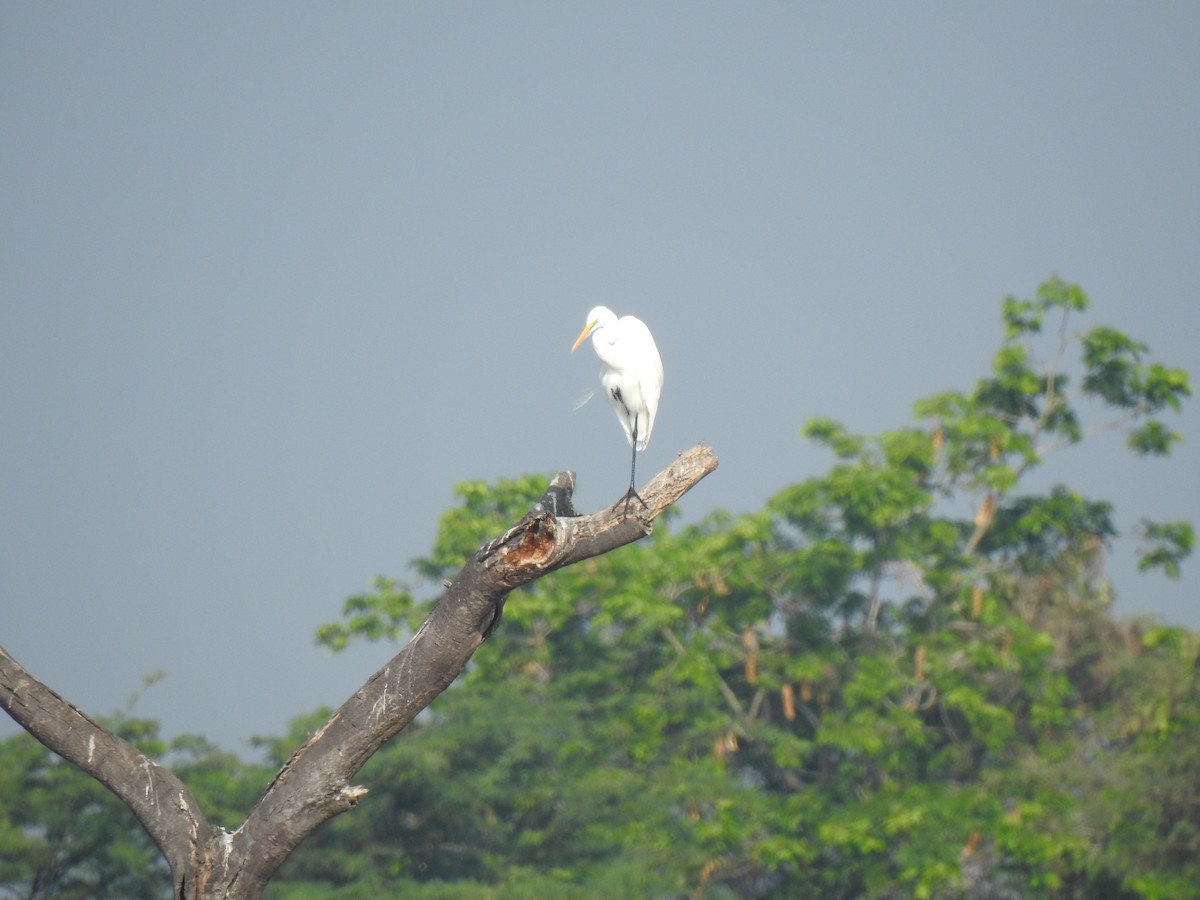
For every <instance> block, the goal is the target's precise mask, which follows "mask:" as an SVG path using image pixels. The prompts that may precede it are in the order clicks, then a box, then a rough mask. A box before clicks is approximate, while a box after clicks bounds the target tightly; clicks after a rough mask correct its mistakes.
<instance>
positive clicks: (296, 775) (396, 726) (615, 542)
mask: <svg viewBox="0 0 1200 900" xmlns="http://www.w3.org/2000/svg"><path fill="white" fill-rule="evenodd" d="M716 467H717V458H716V455H715V454H714V453H713V452H712V450H711V449H710V448H709V447H706V446H704V445H697V446H695V447H693V448H692V449H691V450H688V451H687V452H685V453H683V454H681V455H680V456H679V457H677V458H676V460H675V462H673V463H672V464H671V465H670V466H669V467H668V468H667V469H665V470H664V471H663V472H660V473H659V474H658V475H656V476H655V477H654V478H653V479H651V481H650V482H649V484H647V485H646V486H645V487H643V488H641V490H640V492H639V493H640V496H641V497H642V499H643V500H644V502H645V504H646V506H645V508H641V506H640V504H630V505H629V510H628V515H626V509H625V506H626V504H625V498H623V497H622V498H621V500H619V501H618V502H617V503H615V504H613V505H612V506H610V507H609V508H608V509H605V510H602V511H600V512H598V513H595V514H593V515H590V516H576V515H574V511H573V509H572V508H571V494H572V491H573V490H574V486H575V476H574V474H573V473H570V472H564V473H560V474H559V475H557V476H556V477H555V478H554V480H553V481H552V482H551V484H550V486H549V487H548V488H547V490H546V492H545V493H544V494H543V495H542V497H541V499H540V500H539V501H538V502H537V503H536V504H534V506H533V508H532V509H531V510H530V511H529V513H528V514H527V515H526V516H525V517H524V518H523V519H522V520H521V521H520V522H518V523H517V524H516V525H514V526H513V527H512V528H510V529H509V530H508V531H507V532H505V534H503V535H501V536H500V537H498V538H496V539H495V540H493V541H490V542H489V543H487V544H485V545H484V546H483V547H482V548H481V549H480V550H479V551H478V552H477V553H476V554H475V555H474V556H473V557H472V558H471V559H470V560H468V561H467V564H466V565H465V566H463V568H462V571H461V572H459V574H458V577H457V578H455V579H454V581H453V582H452V583H451V584H450V585H449V587H447V589H446V592H445V594H443V595H442V597H441V599H440V600H439V601H438V603H437V605H436V606H435V607H434V610H433V612H432V613H430V615H429V618H428V619H426V621H425V623H424V624H423V625H422V626H421V628H420V629H418V631H417V633H416V634H414V635H413V637H412V639H411V640H409V642H408V643H407V644H406V645H405V646H404V647H403V648H402V649H401V650H400V652H399V653H397V654H396V655H395V656H394V657H393V658H392V659H391V660H389V661H388V663H387V664H386V665H385V666H384V667H383V668H382V669H380V670H379V671H378V672H376V673H375V674H374V675H372V676H371V677H370V678H369V679H367V681H366V683H365V684H364V685H363V686H362V687H360V688H359V689H358V690H357V691H355V692H354V694H353V695H352V696H351V697H350V698H349V699H348V700H346V702H345V703H343V704H342V706H341V708H339V709H338V710H337V711H336V712H335V713H333V715H332V716H330V717H329V719H328V721H326V722H325V724H324V725H323V726H321V728H320V729H319V730H318V731H317V732H316V733H314V734H313V735H312V736H311V737H310V738H309V739H308V740H307V741H306V742H305V743H304V745H303V746H301V747H300V749H299V750H297V751H296V753H295V754H294V755H293V756H292V758H291V759H290V760H288V762H287V764H286V765H284V767H283V768H282V769H281V770H280V771H279V773H278V774H277V775H276V776H275V779H274V780H273V781H272V782H271V784H270V785H269V786H268V788H267V790H266V792H265V793H264V794H263V796H262V798H261V800H260V801H259V803H258V805H257V806H256V807H255V808H254V810H253V811H252V812H251V813H250V815H249V817H248V818H247V819H246V821H245V822H243V823H242V825H241V827H239V828H238V829H237V830H236V831H233V832H227V831H225V830H224V829H220V828H216V827H214V826H212V825H210V824H209V823H208V822H207V820H206V819H205V818H204V816H203V815H202V813H201V812H200V810H199V807H198V806H197V804H196V801H195V799H194V798H193V797H192V795H191V794H190V793H189V792H188V790H187V788H186V787H184V785H183V783H182V782H181V781H179V779H178V778H177V777H176V776H174V775H173V774H171V772H169V771H168V770H166V769H165V768H163V767H161V766H159V765H158V764H157V763H155V762H154V761H152V760H150V759H149V758H148V757H146V756H145V755H143V754H142V753H140V752H139V751H138V750H137V749H136V748H134V747H132V746H131V745H129V744H128V743H127V742H125V741H123V740H122V739H121V738H119V737H117V736H116V735H114V734H112V733H111V732H109V731H107V730H105V729H104V728H102V727H101V726H99V725H97V724H96V723H95V722H93V721H92V720H91V719H89V718H88V717H87V716H85V715H84V714H83V713H81V712H80V711H79V710H77V709H75V707H73V706H71V705H70V704H69V703H67V702H66V701H65V700H63V698H61V697H59V696H58V695H57V694H55V693H54V692H53V691H52V690H50V689H49V688H47V687H46V686H45V685H43V684H41V683H40V682H38V681H37V680H36V679H34V678H33V677H32V676H31V675H29V673H27V672H26V671H25V670H24V669H23V668H22V667H21V665H20V664H19V663H17V661H16V660H14V659H13V658H12V657H11V656H9V655H8V654H7V653H5V652H3V651H0V705H2V706H3V707H4V709H5V710H7V711H8V712H9V714H10V715H12V717H13V718H14V719H16V720H17V722H18V723H20V724H21V725H22V726H23V727H25V729H26V730H28V731H29V732H30V733H31V734H33V736H34V737H36V738H37V739H38V740H39V741H41V742H42V743H43V744H45V745H46V746H47V747H49V748H50V749H51V750H53V751H54V752H55V753H58V754H59V755H60V756H62V757H63V758H64V759H66V760H68V761H69V762H72V763H74V764H75V765H77V766H78V767H79V768H81V769H83V770H84V771H85V772H87V773H88V774H89V775H92V776H93V777H94V778H96V779H97V780H99V781H100V782H101V783H103V784H104V785H105V786H106V787H108V788H109V789H110V790H112V791H113V793H115V794H116V795H117V796H118V797H120V798H121V799H122V800H123V801H124V802H125V803H126V804H127V805H128V806H129V807H130V809H132V810H133V812H134V814H135V815H136V816H137V817H138V819H139V821H141V823H142V825H143V826H144V827H145V828H146V830H147V831H148V832H149V833H150V835H151V837H152V838H153V839H154V841H155V843H156V844H157V845H158V847H159V849H160V850H161V851H162V852H163V855H164V856H165V857H166V859H167V862H168V863H169V864H170V866H171V872H172V876H173V879H174V884H175V895H176V896H177V897H179V898H189V900H190V898H216V897H220V898H226V900H234V898H254V897H258V896H260V895H261V893H262V891H263V889H264V888H265V886H266V884H267V882H268V880H269V879H270V878H271V876H272V875H273V874H274V873H275V871H276V870H277V869H278V868H279V866H280V865H281V864H282V863H283V861H284V860H285V859H286V858H287V857H288V855H289V854H290V853H291V852H292V851H293V850H295V848H296V847H297V846H299V844H300V842H301V841H303V840H304V838H305V837H306V836H307V835H308V834H310V833H311V832H312V831H313V829H315V828H316V827H317V826H318V825H320V824H321V823H322V822H324V821H326V820H328V819H330V818H332V817H333V816H335V815H337V814H338V813H341V812H344V811H346V810H347V809H350V808H351V807H353V806H355V805H356V804H357V803H358V801H359V800H360V799H361V798H362V797H363V795H364V794H366V793H367V790H366V788H364V787H358V786H353V785H351V784H350V780H351V779H352V778H353V777H354V775H355V774H356V773H357V772H358V770H359V769H360V768H362V766H363V765H364V764H365V763H366V761H367V760H368V759H369V758H370V757H371V755H372V754H374V753H375V752H376V751H377V750H378V749H379V748H380V747H381V746H383V744H384V743H385V742H386V741H387V740H388V739H389V738H391V737H393V736H394V735H395V734H396V733H397V732H398V731H400V729H402V728H404V726H405V725H407V724H408V723H409V722H411V721H412V720H413V718H415V717H416V715H417V713H419V712H420V711H421V710H422V709H424V708H425V707H426V706H428V705H429V703H430V702H431V701H432V700H433V699H434V697H436V696H437V695H438V694H440V693H441V692H442V691H443V690H445V689H446V688H447V687H448V686H449V685H450V683H451V682H452V681H453V680H454V679H455V678H456V677H457V676H458V674H459V673H460V672H461V671H462V670H463V668H464V667H465V666H466V664H467V661H468V660H469V659H470V658H471V656H472V654H474V652H475V651H476V650H477V649H478V648H479V646H480V644H482V643H483V642H484V641H485V640H486V639H487V637H488V636H489V635H490V634H491V633H492V632H493V631H494V630H495V628H496V625H497V623H498V621H499V616H500V611H501V609H502V607H503V604H504V601H505V599H506V598H507V596H508V594H509V593H510V592H511V591H512V590H513V589H514V588H517V587H520V586H522V585H525V584H528V583H530V582H532V581H534V580H535V579H537V578H540V577H542V576H543V575H546V574H549V573H550V572H553V571H555V570H556V569H561V568H563V567H564V566H569V565H571V564H572V563H576V562H580V561H581V560H585V559H589V558H591V557H594V556H599V555H601V554H603V553H607V552H609V551H610V550H614V549H616V548H618V547H621V546H624V545H625V544H629V543H632V542H633V541H636V540H639V539H641V538H643V537H645V536H646V535H648V534H650V531H651V524H652V522H653V521H654V519H656V518H657V517H658V516H659V515H661V514H662V512H663V511H664V510H666V509H667V508H668V507H669V506H671V505H672V504H673V503H675V502H676V501H677V500H678V499H679V498H680V497H681V496H683V494H684V493H686V492H687V491H688V490H689V489H690V488H691V487H693V486H694V485H695V484H696V483H697V482H699V481H700V479H702V478H703V477H704V476H705V475H707V474H708V473H709V472H711V471H713V470H714V469H715V468H716Z"/></svg>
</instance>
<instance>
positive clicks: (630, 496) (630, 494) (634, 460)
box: [621, 416, 650, 518]
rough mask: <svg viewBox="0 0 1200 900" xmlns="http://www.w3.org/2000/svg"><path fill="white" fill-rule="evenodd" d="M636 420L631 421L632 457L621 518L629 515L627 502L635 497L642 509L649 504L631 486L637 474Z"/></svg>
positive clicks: (646, 507)
mask: <svg viewBox="0 0 1200 900" xmlns="http://www.w3.org/2000/svg"><path fill="white" fill-rule="evenodd" d="M637 426H638V420H637V417H636V416H635V417H634V419H633V455H632V457H631V458H630V460H629V490H628V491H626V492H625V511H624V512H623V513H622V514H621V518H625V517H626V516H628V515H629V501H630V500H631V499H633V498H634V497H637V500H638V503H640V504H642V508H643V509H649V508H650V504H648V503H647V502H646V501H645V500H643V499H642V497H641V495H640V494H639V493H638V492H637V490H636V489H635V488H634V486H633V478H634V473H635V472H637V439H638V428H637Z"/></svg>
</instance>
